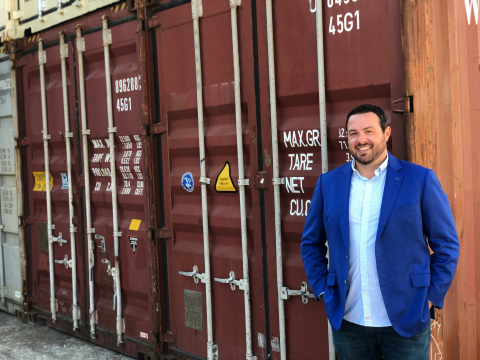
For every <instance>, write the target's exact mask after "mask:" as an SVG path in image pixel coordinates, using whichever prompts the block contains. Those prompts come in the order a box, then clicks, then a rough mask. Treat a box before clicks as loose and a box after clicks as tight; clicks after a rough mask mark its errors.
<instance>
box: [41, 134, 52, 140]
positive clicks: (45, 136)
mask: <svg viewBox="0 0 480 360" xmlns="http://www.w3.org/2000/svg"><path fill="white" fill-rule="evenodd" d="M51 138H52V137H51V136H50V135H49V134H47V135H43V140H50V139H51Z"/></svg>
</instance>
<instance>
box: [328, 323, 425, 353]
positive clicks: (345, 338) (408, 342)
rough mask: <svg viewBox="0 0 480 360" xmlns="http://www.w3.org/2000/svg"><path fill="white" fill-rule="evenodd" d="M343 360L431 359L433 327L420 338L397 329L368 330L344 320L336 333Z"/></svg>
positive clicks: (374, 328)
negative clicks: (406, 334)
mask: <svg viewBox="0 0 480 360" xmlns="http://www.w3.org/2000/svg"><path fill="white" fill-rule="evenodd" d="M333 344H334V345H335V350H336V351H337V354H338V358H339V360H381V359H384V360H428V359H429V352H428V351H429V347H430V324H428V325H427V326H426V327H425V329H423V330H422V331H420V332H419V333H418V334H417V335H415V336H412V337H403V336H401V335H399V334H398V333H397V332H396V331H395V330H393V327H391V326H388V327H367V326H361V325H357V324H353V323H351V322H348V321H346V320H343V322H342V325H341V326H340V329H338V331H334V332H333Z"/></svg>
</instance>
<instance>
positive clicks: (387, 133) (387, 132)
mask: <svg viewBox="0 0 480 360" xmlns="http://www.w3.org/2000/svg"><path fill="white" fill-rule="evenodd" d="M391 133H392V128H391V127H390V126H387V128H386V129H385V132H384V134H385V142H387V141H388V139H390V135H391Z"/></svg>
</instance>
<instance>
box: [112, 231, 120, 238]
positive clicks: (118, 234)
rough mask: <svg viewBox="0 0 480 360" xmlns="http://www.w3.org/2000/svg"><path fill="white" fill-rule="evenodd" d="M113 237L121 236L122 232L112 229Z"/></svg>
mask: <svg viewBox="0 0 480 360" xmlns="http://www.w3.org/2000/svg"><path fill="white" fill-rule="evenodd" d="M113 237H122V232H121V231H114V232H113Z"/></svg>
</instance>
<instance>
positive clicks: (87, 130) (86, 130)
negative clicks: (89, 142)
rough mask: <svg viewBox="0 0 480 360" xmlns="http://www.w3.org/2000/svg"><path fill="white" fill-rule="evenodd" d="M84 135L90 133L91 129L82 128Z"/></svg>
mask: <svg viewBox="0 0 480 360" xmlns="http://www.w3.org/2000/svg"><path fill="white" fill-rule="evenodd" d="M82 135H90V129H85V130H82Z"/></svg>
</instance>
